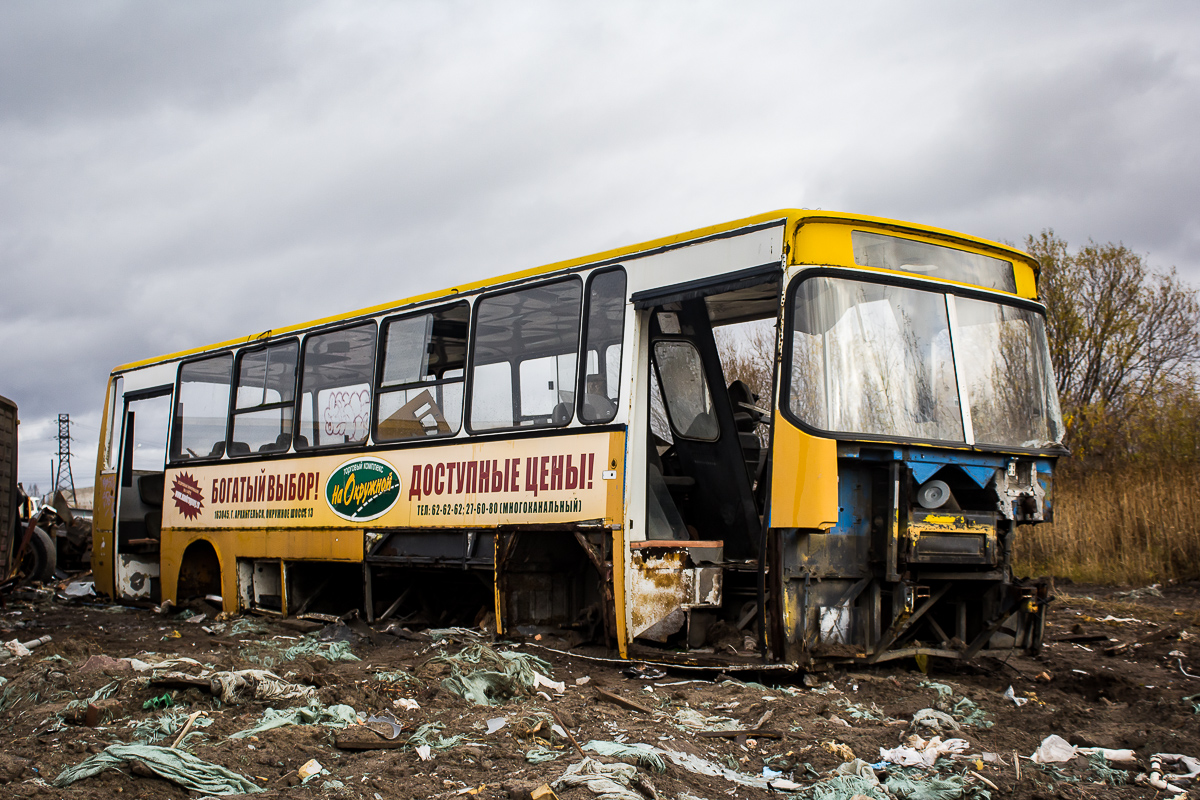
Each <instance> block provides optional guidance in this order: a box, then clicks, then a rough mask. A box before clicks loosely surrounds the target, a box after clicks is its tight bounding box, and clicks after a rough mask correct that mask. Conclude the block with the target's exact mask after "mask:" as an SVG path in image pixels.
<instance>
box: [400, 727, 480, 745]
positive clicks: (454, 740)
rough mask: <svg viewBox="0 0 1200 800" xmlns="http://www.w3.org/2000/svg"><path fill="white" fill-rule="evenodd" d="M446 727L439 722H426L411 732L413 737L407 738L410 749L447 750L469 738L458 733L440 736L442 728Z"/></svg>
mask: <svg viewBox="0 0 1200 800" xmlns="http://www.w3.org/2000/svg"><path fill="white" fill-rule="evenodd" d="M444 727H446V726H445V725H444V724H443V723H441V722H426V723H425V724H424V725H422V726H421V727H419V728H417V729H416V730H415V731H413V735H412V736H410V737H408V744H409V746H410V747H420V746H421V745H425V746H426V747H431V748H433V749H434V750H449V749H450V748H451V747H455V746H457V745H458V744H460V743H462V742H463V741H464V740H466V739H469V738H470V737H469V736H468V735H467V734H465V733H460V734H459V735H457V736H442V735H441V732H442V728H444Z"/></svg>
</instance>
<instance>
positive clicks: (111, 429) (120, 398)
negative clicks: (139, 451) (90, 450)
mask: <svg viewBox="0 0 1200 800" xmlns="http://www.w3.org/2000/svg"><path fill="white" fill-rule="evenodd" d="M108 402H109V406H108V442H107V445H106V446H105V448H104V467H105V469H116V468H117V451H118V450H120V449H121V412H122V411H124V410H125V378H124V376H121V375H118V376H117V377H116V378H113V381H112V393H111V394H110V395H109V399H108Z"/></svg>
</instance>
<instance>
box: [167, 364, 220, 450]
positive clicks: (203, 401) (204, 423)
mask: <svg viewBox="0 0 1200 800" xmlns="http://www.w3.org/2000/svg"><path fill="white" fill-rule="evenodd" d="M232 377H233V354H231V353H225V354H223V355H219V356H216V357H214V358H204V359H201V360H199V361H189V362H187V363H186V364H184V365H183V366H182V367H180V368H179V391H178V392H177V393H176V398H177V400H176V403H175V426H174V427H173V428H172V429H171V460H172V461H186V460H188V459H190V458H220V457H221V456H222V455H224V454H225V423H226V417H227V415H228V413H229V385H230V382H231V380H232Z"/></svg>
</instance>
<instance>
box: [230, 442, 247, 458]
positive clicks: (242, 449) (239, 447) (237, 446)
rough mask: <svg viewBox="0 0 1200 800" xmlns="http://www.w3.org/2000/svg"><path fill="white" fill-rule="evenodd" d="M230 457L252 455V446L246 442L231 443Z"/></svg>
mask: <svg viewBox="0 0 1200 800" xmlns="http://www.w3.org/2000/svg"><path fill="white" fill-rule="evenodd" d="M229 455H231V456H248V455H250V445H248V444H246V443H245V442H230V443H229Z"/></svg>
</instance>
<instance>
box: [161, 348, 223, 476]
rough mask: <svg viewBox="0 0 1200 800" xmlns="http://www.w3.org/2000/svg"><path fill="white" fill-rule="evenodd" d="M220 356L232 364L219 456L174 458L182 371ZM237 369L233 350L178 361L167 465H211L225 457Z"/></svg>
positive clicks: (217, 351) (218, 351) (181, 388)
mask: <svg viewBox="0 0 1200 800" xmlns="http://www.w3.org/2000/svg"><path fill="white" fill-rule="evenodd" d="M222 356H229V357H230V359H231V361H232V363H231V365H230V371H229V397H230V401H229V404H227V406H226V409H225V436H224V438H222V439H221V444H222V447H221V454H220V455H216V456H213V455H204V456H196V457H194V458H175V457H174V454H173V452H172V451H173V450H174V449H175V437H176V436H177V435H178V434H177V431H176V424H177V417H178V415H177V414H176V413H175V408H176V407H177V406H178V404H179V393H180V392H181V391H182V390H183V369H184V367H186V366H187V365H188V364H195V363H196V362H198V361H208V360H210V359H214V358H221V357H222ZM237 368H238V351H235V350H216V351H213V352H211V353H203V354H201V355H198V356H195V357H193V358H188V359H184V360H182V361H180V362H179V364H178V365H177V366H176V368H175V393H174V395H173V398H174V399H173V402H172V408H171V434H170V438H169V439H168V440H167V464H168V465H176V464H197V463H199V464H210V463H213V462H216V461H220V460H221V459H222V458H224V457H225V451H226V450H228V449H229V436H230V430H231V429H232V426H233V415H232V414H231V413H230V408H232V404H233V395H234V389H233V386H234V383H235V381H236V380H237ZM214 444H215V442H214Z"/></svg>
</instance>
